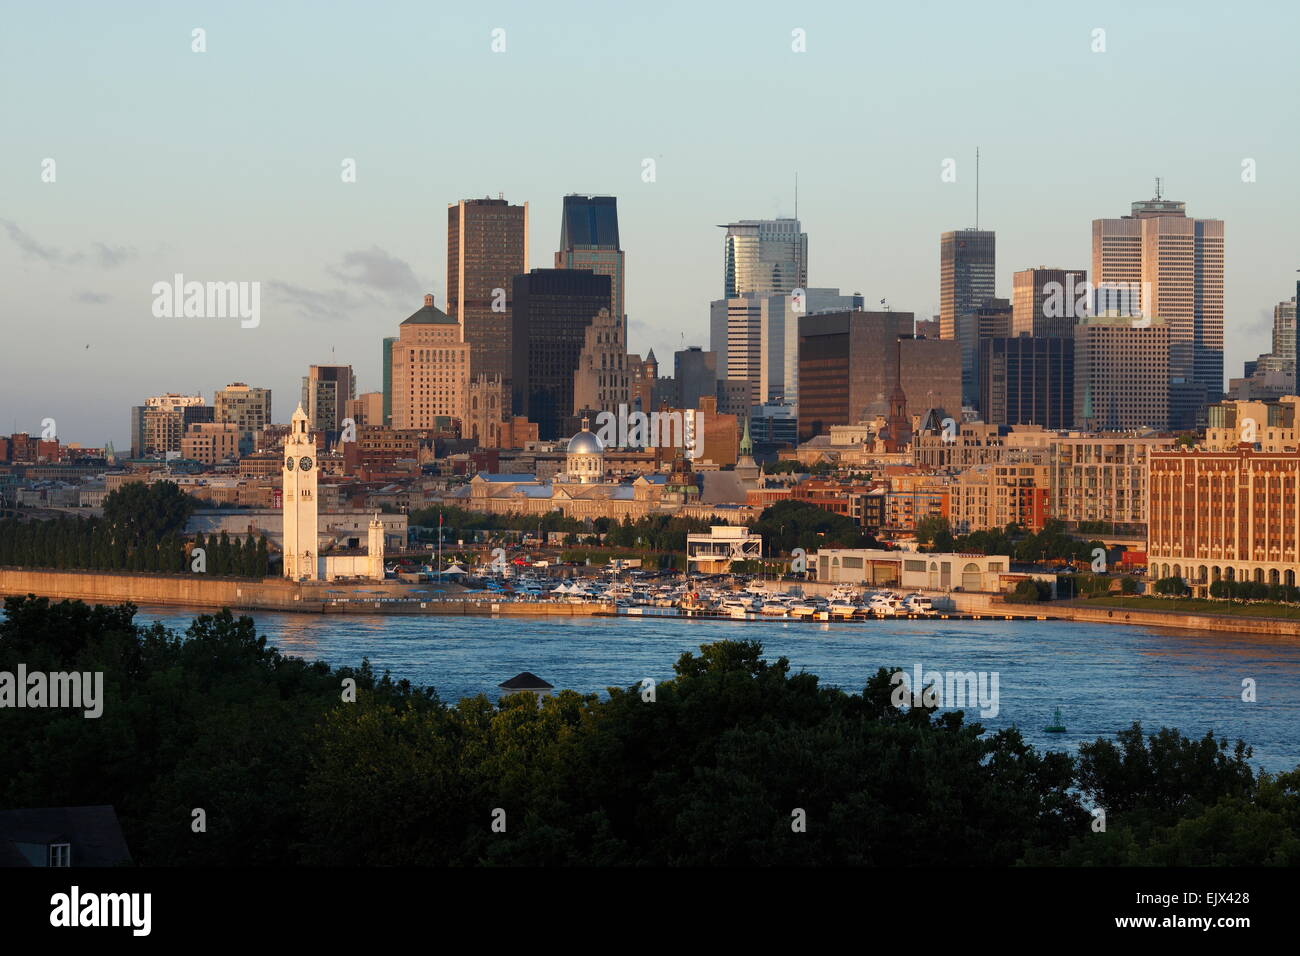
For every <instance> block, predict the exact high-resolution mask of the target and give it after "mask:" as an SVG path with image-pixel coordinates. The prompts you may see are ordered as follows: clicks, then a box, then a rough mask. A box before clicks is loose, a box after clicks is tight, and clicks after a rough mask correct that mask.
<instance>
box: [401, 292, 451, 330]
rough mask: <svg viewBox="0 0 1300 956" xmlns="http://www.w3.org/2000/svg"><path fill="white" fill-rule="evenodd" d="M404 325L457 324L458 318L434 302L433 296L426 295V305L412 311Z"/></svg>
mask: <svg viewBox="0 0 1300 956" xmlns="http://www.w3.org/2000/svg"><path fill="white" fill-rule="evenodd" d="M402 324H403V325H455V324H456V320H455V319H453V318H452V317H451V316H449V315H448V314H447V313H446V312H444V311H442V309H440V308H438V307H437V306H436V305H434V304H433V296H431V295H426V296H425V297H424V306H423V307H422V308H419V309H416V310H415V311H414V312H412V313H411V316H410V318H408V319H406V320H405V321H404V322H403V323H402Z"/></svg>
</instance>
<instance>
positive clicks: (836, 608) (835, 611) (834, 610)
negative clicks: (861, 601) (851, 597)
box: [827, 601, 861, 617]
mask: <svg viewBox="0 0 1300 956" xmlns="http://www.w3.org/2000/svg"><path fill="white" fill-rule="evenodd" d="M827 610H828V611H830V613H831V617H852V616H853V615H854V614H857V613H858V611H859V610H861V608H859V607H858V606H857V605H856V604H853V603H851V602H849V601H831V603H830V604H829V605H828V607H827Z"/></svg>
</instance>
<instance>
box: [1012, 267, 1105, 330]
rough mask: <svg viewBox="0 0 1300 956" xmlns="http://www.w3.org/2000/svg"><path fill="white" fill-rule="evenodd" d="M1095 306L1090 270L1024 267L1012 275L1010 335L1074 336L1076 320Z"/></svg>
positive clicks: (1085, 315)
mask: <svg viewBox="0 0 1300 956" xmlns="http://www.w3.org/2000/svg"><path fill="white" fill-rule="evenodd" d="M1080 306H1082V308H1080ZM1091 307H1092V297H1091V295H1089V286H1088V270H1086V269H1057V268H1049V267H1048V266H1039V267H1038V268H1036V269H1022V270H1020V271H1019V272H1017V273H1015V274H1014V275H1012V277H1011V332H1010V333H1009V334H1011V335H1032V336H1035V337H1043V336H1052V337H1055V338H1073V337H1074V323H1075V322H1077V321H1078V320H1079V319H1082V318H1086V317H1087V315H1088V314H1089V313H1088V310H1089V309H1091Z"/></svg>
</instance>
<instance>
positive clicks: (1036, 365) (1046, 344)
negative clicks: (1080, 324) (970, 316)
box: [979, 335, 1074, 430]
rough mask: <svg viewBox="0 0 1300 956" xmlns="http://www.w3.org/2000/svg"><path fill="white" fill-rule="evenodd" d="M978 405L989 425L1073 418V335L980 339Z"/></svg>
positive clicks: (1063, 422)
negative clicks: (1068, 336) (1066, 336)
mask: <svg viewBox="0 0 1300 956" xmlns="http://www.w3.org/2000/svg"><path fill="white" fill-rule="evenodd" d="M979 370H980V389H979V396H980V397H979V408H980V413H981V415H982V417H983V419H984V421H986V422H988V423H989V424H993V425H1042V426H1043V427H1044V428H1048V429H1052V430H1057V429H1062V428H1071V427H1073V423H1074V339H1073V338H1057V337H1051V336H1049V337H1044V338H1038V337H1035V336H1031V335H1018V336H1015V337H1002V336H999V337H995V338H985V339H982V340H981V341H980V360H979Z"/></svg>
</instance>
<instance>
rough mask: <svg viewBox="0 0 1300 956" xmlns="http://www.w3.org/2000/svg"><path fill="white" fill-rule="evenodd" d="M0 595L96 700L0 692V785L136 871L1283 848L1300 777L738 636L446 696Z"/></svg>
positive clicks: (1289, 850)
mask: <svg viewBox="0 0 1300 956" xmlns="http://www.w3.org/2000/svg"><path fill="white" fill-rule="evenodd" d="M5 612H6V613H5V618H4V620H3V621H0V669H6V670H13V669H14V668H15V667H16V665H17V662H19V661H22V662H24V663H26V664H27V666H28V667H29V668H30V669H32V670H100V671H103V672H104V675H105V705H104V711H103V715H102V716H101V717H100V718H98V719H96V720H87V719H85V718H83V717H82V716H81V714H80V713H79V712H76V713H74V712H69V711H61V710H57V709H48V708H31V709H28V708H22V709H18V708H4V709H0V739H3V740H5V742H6V746H5V747H4V748H0V804H2V805H5V806H66V805H92V804H105V803H107V804H112V805H113V806H115V807H116V808H117V811H118V813H119V816H120V817H121V820H122V823H123V827H124V830H125V832H126V836H127V841H128V843H129V845H130V847H131V849H132V853H133V855H134V857H135V859H136V861H137V862H138V863H141V864H146V865H279V866H283V865H293V864H314V865H467V866H468V865H485V864H486V865H503V864H510V865H561V864H565V865H609V864H617V865H687V866H692V865H708V866H722V865H731V866H739V865H815V864H819V865H827V864H829V865H880V866H891V867H893V866H897V865H898V864H899V862H900V861H906V862H907V863H908V864H911V865H918V866H924V865H949V866H954V865H955V866H974V865H1009V864H1013V863H1017V862H1021V863H1035V862H1038V863H1043V862H1046V863H1089V864H1105V863H1113V862H1119V863H1138V864H1148V863H1153V862H1154V863H1160V864H1172V863H1190V864H1198V865H1199V864H1223V863H1228V864H1237V863H1250V864H1258V863H1274V864H1281V865H1295V864H1297V863H1300V839H1298V838H1297V833H1300V826H1298V824H1300V786H1298V785H1300V775H1297V774H1288V775H1283V776H1280V777H1276V778H1274V777H1269V776H1266V775H1262V776H1260V777H1259V778H1258V779H1256V778H1255V777H1254V776H1252V774H1251V771H1250V768H1249V765H1248V764H1247V762H1246V761H1247V759H1248V758H1249V757H1250V751H1249V750H1248V749H1247V748H1246V747H1245V745H1244V744H1241V743H1240V742H1239V743H1238V744H1237V745H1236V747H1235V748H1233V749H1229V747H1228V745H1227V743H1226V741H1222V740H1217V739H1216V738H1214V736H1213V735H1212V734H1209V735H1206V737H1204V738H1202V739H1200V740H1190V739H1185V738H1183V737H1182V736H1181V735H1179V734H1178V732H1177V731H1173V730H1167V729H1162V730H1160V731H1158V732H1157V733H1155V734H1153V735H1152V736H1150V737H1147V738H1144V736H1143V734H1142V732H1141V728H1140V727H1138V726H1137V725H1134V727H1133V728H1132V729H1131V730H1128V731H1125V732H1123V733H1121V734H1119V735H1118V736H1117V738H1116V739H1115V740H1106V739H1100V740H1098V741H1096V742H1095V743H1092V744H1085V745H1083V746H1082V747H1081V748H1080V754H1079V757H1078V758H1077V759H1076V758H1075V757H1072V756H1071V755H1068V754H1065V753H1055V752H1047V753H1039V752H1038V751H1036V750H1035V749H1034V748H1032V747H1030V746H1028V745H1026V744H1025V742H1024V740H1023V739H1022V738H1021V736H1020V734H1019V733H1018V732H1017V731H1016V730H1014V729H1011V730H1004V731H1000V732H998V733H994V734H985V733H984V731H983V729H982V728H981V727H980V725H979V724H975V723H967V722H966V721H965V719H964V715H963V714H962V713H960V712H956V711H938V710H934V709H929V708H926V707H924V706H912V707H903V708H899V707H896V706H894V701H893V699H892V698H893V692H894V682H893V679H892V675H891V673H890V672H889V671H888V670H886V669H883V668H882V669H880V670H879V671H878V672H877V673H876V674H875V675H874V676H873V677H872V678H871V679H870V680H869V681H868V682H867V684H866V686H865V687H864V688H863V690H862V691H861V693H858V694H849V693H845V692H843V691H841V690H837V689H833V688H827V687H823V686H821V685H820V683H819V681H818V679H817V677H816V676H815V675H812V674H808V673H803V672H799V673H793V672H792V671H791V668H790V664H789V662H788V661H787V660H786V659H785V658H780V659H778V660H776V661H769V660H766V659H764V658H763V655H762V647H761V645H759V644H758V643H756V642H753V641H721V642H718V643H714V644H706V645H704V646H702V647H701V648H700V649H699V651H698V652H688V653H685V654H683V655H682V656H681V657H680V659H679V660H678V661H677V663H676V665H675V667H674V671H675V676H674V677H673V678H672V679H671V680H667V681H663V682H660V683H659V684H658V686H657V687H656V698H655V701H654V703H647V702H646V701H645V700H643V698H642V694H641V689H640V687H639V686H633V687H630V688H627V689H621V688H611V689H610V693H609V697H608V699H605V700H601V699H600V698H599V697H598V696H597V695H595V694H588V695H581V694H577V693H574V692H572V691H560V692H559V693H558V694H556V695H555V696H554V697H550V698H546V699H544V700H542V701H541V702H540V703H538V702H536V701H535V700H534V699H533V698H532V697H531V696H530V695H527V694H517V695H511V696H508V697H505V698H503V699H502V700H501V701H500V702H499V704H497V705H493V704H492V703H491V702H490V701H489V700H488V699H487V698H485V697H483V696H479V697H474V698H467V699H465V700H461V701H460V702H459V703H457V704H455V705H452V706H448V705H446V704H444V703H443V702H442V701H440V700H439V699H438V697H437V695H436V694H435V693H434V692H433V690H432V689H430V688H424V689H421V688H415V687H412V686H410V685H409V684H407V683H406V682H394V681H392V680H391V678H389V676H388V675H387V674H385V675H384V676H383V677H380V678H377V677H376V676H375V675H374V673H373V672H372V671H371V669H370V667H369V665H368V664H367V663H366V662H364V661H363V663H362V666H361V667H360V668H359V669H357V670H352V669H349V668H331V667H330V666H328V665H327V664H325V663H322V662H315V663H307V662H304V661H302V660H298V659H296V658H292V657H285V656H282V655H281V654H280V653H279V652H277V651H276V650H275V649H274V648H272V647H269V646H268V645H267V643H266V640H265V638H259V637H258V636H257V634H256V630H255V628H254V625H253V622H252V621H251V620H250V619H249V618H247V617H240V618H234V617H233V616H232V615H231V614H230V612H229V611H223V612H221V613H220V614H217V615H211V616H208V615H205V616H201V617H199V618H197V619H196V620H195V621H194V623H193V625H192V626H191V627H190V628H189V629H188V631H187V632H186V634H185V635H184V636H183V637H182V636H179V635H177V634H175V633H174V632H172V631H169V630H167V629H165V628H163V627H162V626H160V625H153V626H149V627H145V626H141V625H137V624H136V623H135V622H134V620H133V618H134V613H135V609H134V608H133V607H131V606H130V605H125V606H122V607H93V608H92V607H88V606H86V605H85V604H82V603H80V602H66V601H65V602H62V603H57V604H52V603H51V602H49V601H48V600H46V599H43V598H33V597H29V598H22V599H19V598H10V599H8V600H7V601H6V602H5ZM349 678H350V679H352V680H355V681H356V686H357V695H356V700H355V702H349V703H345V702H343V700H342V699H341V690H342V684H343V681H344V680H345V679H349ZM1088 801H1093V802H1096V803H1098V804H1100V805H1102V806H1104V807H1106V809H1107V813H1108V820H1107V824H1108V826H1107V832H1106V833H1105V834H1094V833H1092V832H1091V830H1090V827H1089V823H1090V822H1091V816H1090V815H1089V813H1088V810H1087V802H1088ZM194 807H203V808H204V809H205V810H206V812H207V819H208V832H207V833H205V834H194V833H193V832H192V831H191V830H190V820H191V810H192V808H194ZM493 807H502V808H505V809H506V811H507V814H508V826H507V830H506V832H505V833H493V832H492V830H491V827H490V823H491V817H490V813H491V808H493ZM796 807H797V808H801V809H802V810H804V812H805V813H806V815H807V821H808V826H807V831H806V832H803V833H796V832H794V831H793V830H792V828H791V822H792V816H791V811H792V810H793V809H794V808H796Z"/></svg>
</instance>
